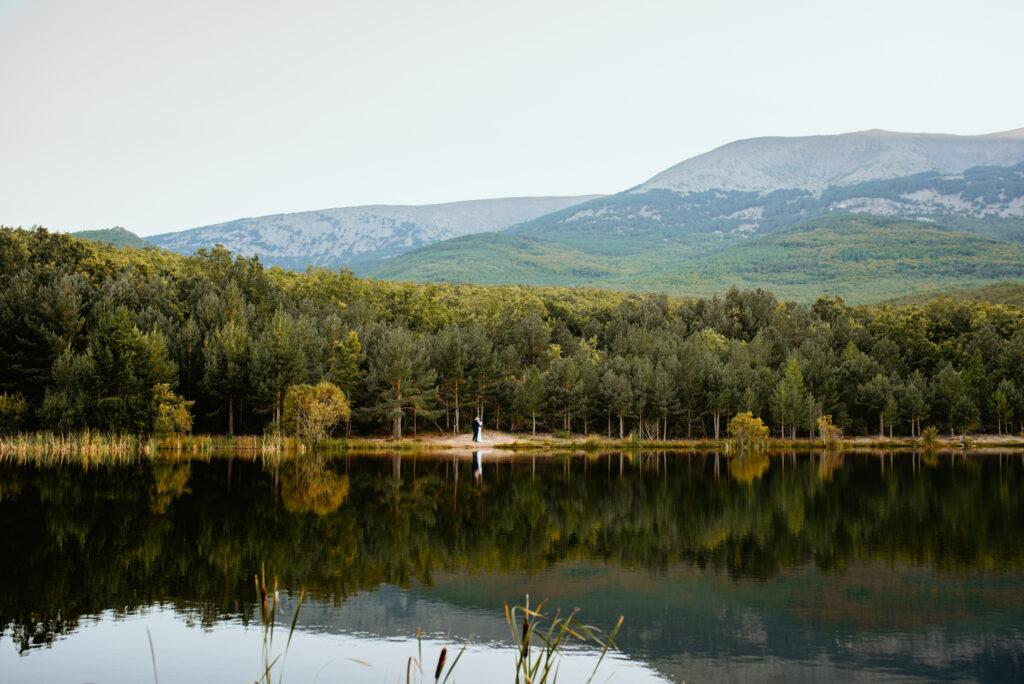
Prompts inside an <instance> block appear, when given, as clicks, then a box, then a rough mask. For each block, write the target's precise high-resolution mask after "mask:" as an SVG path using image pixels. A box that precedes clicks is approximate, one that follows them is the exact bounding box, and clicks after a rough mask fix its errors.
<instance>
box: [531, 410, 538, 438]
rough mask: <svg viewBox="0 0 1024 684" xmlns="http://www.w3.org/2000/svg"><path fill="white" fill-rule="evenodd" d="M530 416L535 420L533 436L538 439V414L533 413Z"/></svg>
mask: <svg viewBox="0 0 1024 684" xmlns="http://www.w3.org/2000/svg"><path fill="white" fill-rule="evenodd" d="M530 415H531V417H532V418H533V436H534V437H536V436H537V414H536V413H532V414H530Z"/></svg>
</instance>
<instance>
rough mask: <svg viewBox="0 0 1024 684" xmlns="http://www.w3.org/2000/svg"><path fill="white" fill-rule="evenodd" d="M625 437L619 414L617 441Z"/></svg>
mask: <svg viewBox="0 0 1024 684" xmlns="http://www.w3.org/2000/svg"><path fill="white" fill-rule="evenodd" d="M623 437H625V425H624V424H623V421H622V414H621V413H620V414H619V439H622V438H623Z"/></svg>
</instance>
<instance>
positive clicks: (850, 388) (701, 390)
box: [0, 228, 1024, 438]
mask: <svg viewBox="0 0 1024 684" xmlns="http://www.w3.org/2000/svg"><path fill="white" fill-rule="evenodd" d="M323 381H327V382H330V383H332V384H334V385H336V386H337V387H338V388H340V389H341V391H342V392H343V394H344V398H345V400H346V401H347V403H348V404H349V405H350V406H351V408H352V413H351V425H350V429H352V430H353V431H354V432H357V433H361V434H375V433H381V434H395V435H401V434H408V433H409V432H415V431H417V430H431V431H435V430H447V431H452V430H454V431H461V430H467V429H468V422H469V420H471V419H472V416H473V415H482V416H484V420H485V423H486V424H487V425H488V426H489V427H493V428H498V429H505V430H510V429H511V430H521V431H529V430H532V429H534V425H536V428H537V429H539V430H545V429H546V430H565V431H569V432H575V433H595V432H597V433H601V434H605V433H607V434H610V435H614V436H619V435H622V436H626V435H628V434H633V435H635V436H637V437H643V438H675V437H724V436H725V433H726V425H727V424H728V421H729V419H730V418H731V417H732V416H734V415H736V414H737V413H741V412H745V411H749V412H751V414H752V415H753V416H754V417H760V418H762V419H763V420H764V422H765V423H766V424H767V425H769V426H770V427H771V429H772V432H773V433H774V434H781V435H785V436H787V437H793V436H813V435H814V434H815V431H816V430H817V425H818V419H819V418H820V417H821V416H824V415H831V416H832V420H833V422H834V424H835V425H836V426H838V427H841V428H842V429H843V431H844V433H845V434H878V433H879V432H882V433H884V434H887V435H890V434H891V435H919V434H920V431H921V430H922V429H923V427H925V426H929V425H933V426H938V427H940V428H941V429H943V430H954V431H956V432H958V433H959V432H968V431H975V430H986V431H993V432H997V431H998V432H1007V431H1016V430H1017V428H1018V427H1019V426H1020V421H1021V418H1022V416H1024V395H1022V389H1024V309H1022V308H1019V307H1016V306H1010V305H1005V304H989V303H984V302H969V301H957V300H954V299H948V298H947V299H938V300H935V301H931V302H927V303H924V304H921V305H917V306H902V307H895V306H881V305H878V306H860V307H851V306H848V305H846V304H845V303H844V302H843V301H842V300H841V299H839V298H834V297H822V298H820V299H818V300H817V301H816V302H814V303H813V304H811V305H801V304H795V303H791V302H784V301H779V300H778V299H777V298H776V297H775V296H773V295H772V294H771V293H770V292H767V291H764V290H737V289H730V290H729V291H727V292H724V293H722V294H721V295H718V296H714V297H710V298H702V299H698V298H685V297H669V296H665V295H660V294H627V293H622V292H615V291H609V290H599V289H568V288H555V287H527V286H479V285H446V284H432V285H420V284H408V283H395V282H386V281H376V280H372V279H360V278H356V277H355V276H353V275H352V274H351V273H350V272H348V271H345V270H341V271H338V272H332V271H327V270H317V269H311V270H309V271H307V272H305V273H295V272H289V271H284V270H281V269H278V268H270V269H268V268H265V267H264V266H263V265H262V264H261V263H260V262H259V260H258V259H257V258H246V257H239V256H233V255H231V254H230V253H229V252H228V251H227V250H225V249H223V248H219V247H218V248H215V249H213V250H210V251H200V252H199V253H197V254H196V255H194V256H189V257H185V256H180V255H175V254H170V253H167V252H163V251H159V250H156V249H145V250H139V249H133V248H116V247H112V246H110V245H104V244H95V243H89V242H85V241H82V240H78V239H75V238H73V237H70V236H68V235H66V234H59V233H50V232H48V231H46V230H45V229H42V228H36V229H33V230H22V229H12V228H2V229H0V409H2V410H0V430H2V431H8V432H9V431H13V430H19V429H29V430H31V429H46V430H54V431H72V430H78V429H82V428H86V427H88V428H93V429H101V430H108V431H119V432H139V433H146V432H153V431H154V430H155V429H156V426H157V421H158V419H159V418H160V416H167V415H168V413H169V412H170V413H173V414H174V415H180V414H181V413H182V411H191V413H192V420H193V427H194V429H195V430H197V431H202V432H228V433H235V432H245V433H262V432H264V431H265V430H268V429H271V428H272V427H273V426H275V425H277V424H279V422H280V421H281V417H282V407H283V399H284V397H285V395H286V393H287V390H288V388H289V387H292V386H294V385H300V384H312V385H316V384H318V383H320V382H323ZM187 423H188V421H187V420H185V419H184V418H181V419H179V420H177V424H180V425H187Z"/></svg>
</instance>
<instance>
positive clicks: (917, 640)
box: [0, 453, 1024, 682]
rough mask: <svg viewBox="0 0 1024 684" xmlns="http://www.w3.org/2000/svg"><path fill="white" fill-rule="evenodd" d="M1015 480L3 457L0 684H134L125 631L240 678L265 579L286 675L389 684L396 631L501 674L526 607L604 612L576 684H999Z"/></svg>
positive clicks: (737, 470) (164, 676)
mask: <svg viewBox="0 0 1024 684" xmlns="http://www.w3.org/2000/svg"><path fill="white" fill-rule="evenodd" d="M1022 482H1024V457H1022V455H1021V454H1019V453H1003V454H984V455H978V456H970V457H964V456H962V455H950V454H941V455H937V456H922V455H912V454H909V453H904V454H888V455H887V454H879V453H865V454H846V455H842V456H839V455H835V454H832V455H808V454H802V455H800V456H795V455H773V456H771V457H770V458H768V457H762V458H744V459H737V458H732V459H730V458H726V457H725V456H716V455H714V454H696V455H694V454H668V453H652V454H639V455H638V454H633V455H620V454H601V455H591V456H587V457H582V456H577V457H566V456H549V455H538V456H532V455H519V456H516V457H514V458H511V459H508V458H505V459H498V458H496V457H493V456H490V455H486V454H485V455H484V457H483V460H482V466H481V467H479V468H478V467H477V466H475V465H474V463H473V461H472V460H470V459H468V458H459V457H452V456H440V455H438V456H417V457H410V456H408V455H406V456H401V455H398V454H394V455H375V456H368V457H350V458H342V459H337V460H334V461H331V462H329V463H326V464H324V465H321V466H316V465H312V464H296V463H287V462H286V463H277V464H274V463H263V462H260V461H255V462H254V461H248V460H240V459H229V458H227V457H215V458H211V459H209V460H203V461H181V460H177V461H175V460H166V461H164V460H156V461H143V462H139V463H133V464H129V465H98V466H97V465H93V466H90V467H88V468H84V467H82V466H80V465H61V466H41V465H33V464H18V463H6V464H2V465H0V548H2V549H3V555H4V562H3V563H0V580H2V585H0V586H3V587H4V590H3V592H2V596H0V629H2V630H3V632H2V636H0V673H2V674H0V679H3V680H4V681H19V682H35V681H81V682H85V681H95V682H137V681H147V680H148V681H152V679H153V674H152V663H151V661H150V651H149V642H148V636H147V632H148V635H151V636H152V639H153V642H154V651H155V654H156V659H157V668H158V671H159V675H160V681H161V682H174V681H181V682H185V681H245V680H252V679H255V678H256V677H257V676H258V674H259V662H260V661H259V657H260V646H261V633H260V629H259V625H258V620H256V621H255V622H254V620H253V616H254V610H255V608H256V594H255V590H254V588H253V575H254V573H256V572H258V571H259V568H260V566H261V564H263V565H265V567H266V568H267V572H268V574H271V575H276V576H277V577H278V578H279V579H280V582H281V585H282V588H283V590H284V595H283V598H284V600H285V603H286V608H287V610H286V611H285V612H286V613H287V614H288V615H290V614H291V607H293V606H294V605H295V603H296V600H295V596H294V592H297V590H298V588H299V587H300V586H301V587H305V589H306V591H307V593H308V596H309V598H308V599H307V602H306V603H305V605H304V606H303V607H302V610H301V612H300V620H299V628H298V633H297V636H296V638H295V641H294V643H293V646H292V650H291V652H290V653H289V655H288V658H287V661H286V665H285V680H286V681H302V682H309V681H313V680H318V681H347V682H348V681H366V682H394V681H399V680H401V681H404V676H405V667H406V659H407V658H408V657H409V656H415V655H417V645H416V642H415V634H416V630H417V628H420V627H422V629H423V630H424V633H425V634H426V637H425V640H424V645H423V648H424V655H425V656H426V657H425V659H426V660H428V661H430V662H431V667H432V662H433V660H434V659H435V658H436V654H437V652H438V651H439V650H440V647H441V646H442V645H446V646H448V647H449V648H450V649H451V648H455V649H456V650H457V649H458V648H461V645H462V644H467V654H466V656H465V657H464V659H463V662H460V664H459V667H458V669H457V670H456V676H455V679H456V680H457V681H467V682H468V681H481V680H483V679H488V678H490V677H491V676H493V675H494V674H495V673H496V672H499V673H501V674H505V673H506V672H507V673H508V674H509V676H511V671H512V670H511V667H510V665H511V661H512V656H511V654H510V652H509V650H508V643H509V635H508V627H507V626H506V624H505V621H504V613H503V604H504V602H506V601H509V602H516V601H521V600H522V598H523V596H524V594H526V593H529V594H530V595H531V597H533V600H538V599H541V598H544V599H547V600H548V606H549V609H551V610H554V609H559V608H560V609H563V610H568V609H572V608H575V607H578V608H580V609H581V611H582V615H583V617H584V618H585V620H586V621H587V622H590V623H592V624H596V625H598V626H604V627H609V628H610V627H611V626H612V625H614V623H615V620H616V619H617V617H618V616H619V615H620V614H622V615H625V618H626V622H625V626H624V628H623V630H622V632H621V634H620V636H619V639H618V643H619V646H620V649H621V650H620V652H619V653H617V654H616V655H615V657H614V659H612V660H611V661H609V662H606V663H605V664H604V665H603V666H602V669H601V672H600V676H599V678H598V680H599V681H604V680H605V679H606V678H607V677H608V676H609V675H611V676H612V681H629V682H633V681H638V682H640V681H682V680H684V679H685V680H687V681H708V680H741V681H745V680H750V679H758V680H763V679H780V680H782V679H785V680H790V681H793V680H795V681H803V680H823V679H844V680H871V681H877V680H899V681H906V680H913V679H920V680H926V681H934V680H937V679H949V680H982V681H1012V680H1015V679H1021V678H1022V677H1024V495H1022V494H1021V492H1020V485H1021V483H1022ZM289 592H292V594H289ZM357 661H361V662H357ZM592 665H593V656H592V654H591V653H589V652H587V651H586V650H577V651H573V652H570V653H569V654H568V656H567V658H566V659H565V662H564V663H563V668H562V671H563V677H562V680H561V681H576V680H578V679H581V678H583V677H584V676H585V673H589V668H590V667H592Z"/></svg>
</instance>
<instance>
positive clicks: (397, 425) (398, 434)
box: [391, 415, 402, 439]
mask: <svg viewBox="0 0 1024 684" xmlns="http://www.w3.org/2000/svg"><path fill="white" fill-rule="evenodd" d="M391 436H392V437H393V438H394V439H401V438H402V416H400V415H398V416H395V417H394V418H392V419H391Z"/></svg>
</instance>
